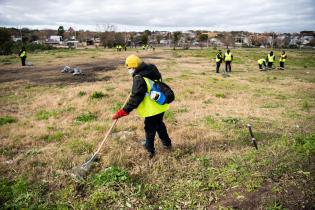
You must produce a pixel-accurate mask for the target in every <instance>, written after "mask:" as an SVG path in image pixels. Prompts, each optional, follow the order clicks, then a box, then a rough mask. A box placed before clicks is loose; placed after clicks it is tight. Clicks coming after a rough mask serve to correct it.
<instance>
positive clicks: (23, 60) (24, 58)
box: [21, 57, 26, 66]
mask: <svg viewBox="0 0 315 210" xmlns="http://www.w3.org/2000/svg"><path fill="white" fill-rule="evenodd" d="M25 61H26V57H21V62H22V66H25Z"/></svg>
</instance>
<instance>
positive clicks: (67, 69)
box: [61, 66, 83, 75]
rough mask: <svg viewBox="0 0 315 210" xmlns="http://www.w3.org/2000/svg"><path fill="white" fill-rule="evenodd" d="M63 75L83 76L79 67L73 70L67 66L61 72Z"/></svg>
mask: <svg viewBox="0 0 315 210" xmlns="http://www.w3.org/2000/svg"><path fill="white" fill-rule="evenodd" d="M61 72H62V73H72V74H73V75H83V72H82V70H81V68H80V67H79V66H77V67H75V68H71V67H70V66H65V67H63V69H62V70H61Z"/></svg>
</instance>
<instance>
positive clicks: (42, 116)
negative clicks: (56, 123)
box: [35, 110, 57, 120]
mask: <svg viewBox="0 0 315 210" xmlns="http://www.w3.org/2000/svg"><path fill="white" fill-rule="evenodd" d="M56 116H57V112H56V111H47V110H40V111H38V112H36V114H35V119H36V120H48V119H49V118H50V117H56Z"/></svg>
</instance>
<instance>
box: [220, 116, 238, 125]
mask: <svg viewBox="0 0 315 210" xmlns="http://www.w3.org/2000/svg"><path fill="white" fill-rule="evenodd" d="M222 122H225V123H227V124H232V125H236V124H239V123H240V122H241V119H239V118H237V117H227V118H223V119H222Z"/></svg>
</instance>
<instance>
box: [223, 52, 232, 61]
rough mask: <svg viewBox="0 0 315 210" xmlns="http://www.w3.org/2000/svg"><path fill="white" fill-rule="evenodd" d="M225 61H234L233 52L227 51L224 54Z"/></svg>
mask: <svg viewBox="0 0 315 210" xmlns="http://www.w3.org/2000/svg"><path fill="white" fill-rule="evenodd" d="M224 61H232V53H230V54H228V53H225V54H224Z"/></svg>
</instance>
